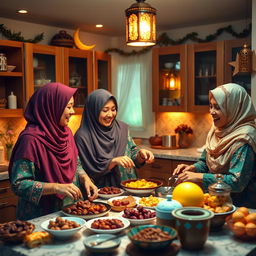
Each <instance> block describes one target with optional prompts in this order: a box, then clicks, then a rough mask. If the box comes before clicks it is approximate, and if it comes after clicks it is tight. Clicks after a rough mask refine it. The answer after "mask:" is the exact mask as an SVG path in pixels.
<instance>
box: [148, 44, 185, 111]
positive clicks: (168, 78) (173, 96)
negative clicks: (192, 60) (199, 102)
mask: <svg viewBox="0 0 256 256" xmlns="http://www.w3.org/2000/svg"><path fill="white" fill-rule="evenodd" d="M185 54H186V46H185V45H180V46H171V47H164V48H154V49H153V66H152V68H153V111H157V112H161V111H167V112H168V111H186V96H185V95H186V93H185V84H186V61H185V60H186V59H185V58H186V56H185Z"/></svg>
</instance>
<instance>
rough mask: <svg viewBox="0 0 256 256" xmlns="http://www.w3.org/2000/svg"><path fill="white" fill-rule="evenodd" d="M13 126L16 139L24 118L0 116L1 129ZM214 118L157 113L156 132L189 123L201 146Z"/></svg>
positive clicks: (75, 122) (75, 124)
mask: <svg viewBox="0 0 256 256" xmlns="http://www.w3.org/2000/svg"><path fill="white" fill-rule="evenodd" d="M81 117H82V116H81V115H75V116H73V117H72V118H71V120H70V123H69V127H70V128H71V130H72V132H73V134H74V133H75V132H76V131H77V129H78V128H79V126H80V121H81ZM8 122H9V124H10V126H11V127H13V129H14V132H15V134H16V137H15V141H16V139H17V137H18V135H19V134H20V132H21V131H22V130H23V129H24V128H25V126H26V121H25V120H24V118H0V130H1V131H5V130H6V128H7V125H8ZM211 123H212V119H211V116H210V115H209V114H192V113H167V112H166V113H156V134H158V135H160V136H161V135H167V134H175V133H174V129H175V128H176V127H177V126H178V125H179V124H187V125H189V126H190V127H191V128H192V129H193V142H192V145H191V147H201V146H203V145H204V143H205V139H206V136H207V133H208V131H209V129H210V127H211Z"/></svg>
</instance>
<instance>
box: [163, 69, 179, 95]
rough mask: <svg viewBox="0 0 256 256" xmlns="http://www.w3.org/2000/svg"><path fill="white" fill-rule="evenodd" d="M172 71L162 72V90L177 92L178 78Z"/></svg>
mask: <svg viewBox="0 0 256 256" xmlns="http://www.w3.org/2000/svg"><path fill="white" fill-rule="evenodd" d="M176 73H178V72H175V71H173V70H163V73H162V79H163V80H162V81H163V89H164V90H177V89H179V87H180V77H179V74H176Z"/></svg>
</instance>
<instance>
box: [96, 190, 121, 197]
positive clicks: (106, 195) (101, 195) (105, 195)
mask: <svg viewBox="0 0 256 256" xmlns="http://www.w3.org/2000/svg"><path fill="white" fill-rule="evenodd" d="M119 190H120V191H121V192H120V193H116V194H101V193H100V192H99V191H100V189H99V190H98V195H99V197H101V198H103V199H109V198H113V197H117V196H121V195H122V194H123V193H124V190H123V189H121V188H119Z"/></svg>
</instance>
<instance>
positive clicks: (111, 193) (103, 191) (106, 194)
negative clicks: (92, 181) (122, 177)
mask: <svg viewBox="0 0 256 256" xmlns="http://www.w3.org/2000/svg"><path fill="white" fill-rule="evenodd" d="M123 193H124V190H123V189H121V188H117V187H113V186H112V187H104V188H100V189H99V190H98V194H99V197H101V198H104V199H109V198H112V197H116V196H121V195H122V194H123Z"/></svg>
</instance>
